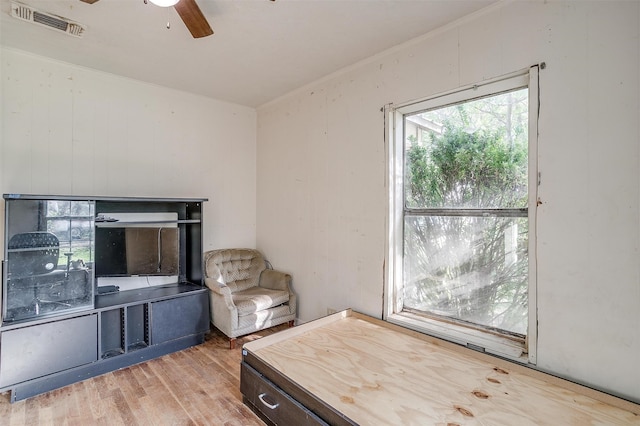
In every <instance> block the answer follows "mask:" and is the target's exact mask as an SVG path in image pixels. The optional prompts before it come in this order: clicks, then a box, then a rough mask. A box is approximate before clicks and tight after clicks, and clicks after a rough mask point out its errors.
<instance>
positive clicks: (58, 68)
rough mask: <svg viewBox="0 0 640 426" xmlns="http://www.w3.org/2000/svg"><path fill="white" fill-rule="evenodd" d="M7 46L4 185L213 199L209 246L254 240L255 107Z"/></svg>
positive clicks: (10, 189) (7, 188) (0, 172)
mask: <svg viewBox="0 0 640 426" xmlns="http://www.w3.org/2000/svg"><path fill="white" fill-rule="evenodd" d="M0 53H1V55H2V56H1V59H2V65H1V68H0V73H1V74H0V75H1V76H2V83H1V86H0V88H1V89H2V123H3V126H2V133H1V137H2V140H1V143H0V154H1V157H0V188H1V190H2V192H3V193H29V194H70V195H104V196H144V197H198V198H199V197H203V198H208V199H209V201H208V202H207V203H206V204H205V205H204V214H205V217H204V221H205V222H204V246H205V250H206V249H211V248H219V247H229V246H247V247H254V246H255V227H256V225H255V223H256V222H255V212H256V204H255V194H256V111H255V110H254V109H252V108H248V107H244V106H239V105H234V104H230V103H225V102H220V101H216V100H213V99H209V98H204V97H199V96H195V95H192V94H188V93H184V92H179V91H175V90H171V89H166V88H162V87H158V86H154V85H150V84H146V83H141V82H138V81H135V80H130V79H126V78H121V77H117V76H114V75H110V74H106V73H102V72H98V71H94V70H89V69H86V68H81V67H77V66H73V65H69V64H66V63H61V62H57V61H53V60H50V59H47V58H43V57H39V56H34V55H31V54H27V53H24V52H20V51H16V50H10V49H6V48H5V49H2V50H0ZM3 226H4V221H2V225H0V227H3Z"/></svg>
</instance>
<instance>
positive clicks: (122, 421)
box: [0, 324, 287, 426]
mask: <svg viewBox="0 0 640 426" xmlns="http://www.w3.org/2000/svg"><path fill="white" fill-rule="evenodd" d="M285 328H287V325H286V324H284V325H282V326H278V327H274V328H272V329H270V330H265V331H263V332H259V333H255V334H252V335H249V336H246V337H244V338H241V339H238V340H237V342H236V348H235V349H233V350H230V349H229V341H228V340H227V339H226V337H225V336H223V335H222V334H221V333H220V332H219V331H217V330H215V329H214V330H212V332H211V333H209V334H208V335H207V337H206V341H205V343H204V344H202V345H199V346H196V347H193V348H189V349H186V350H184V351H180V352H177V353H174V354H170V355H165V356H163V357H160V358H157V359H154V360H151V361H147V362H144V363H141V364H138V365H134V366H132V367H128V368H125V369H122V370H119V371H114V372H111V373H107V374H104V375H102V376H99V377H94V378H92V379H88V380H85V381H83V382H80V383H75V384H73V385H69V386H66V387H64V388H61V389H57V390H54V391H51V392H49V393H46V394H43V395H38V396H35V397H33V398H30V399H27V400H25V401H19V402H16V403H14V404H10V403H9V393H8V392H6V393H3V394H0V424H2V425H56V426H57V425H79V426H85V425H109V426H113V425H126V426H132V425H224V426H232V425H233V426H235V425H238V426H252V425H264V423H263V422H262V421H260V419H258V417H256V416H255V415H254V414H253V413H252V412H251V410H249V409H248V408H247V407H246V406H245V405H244V404H242V396H241V394H240V359H241V350H242V349H241V348H242V345H243V344H244V343H246V342H248V341H251V340H255V339H258V338H260V337H262V336H264V335H267V334H271V333H273V332H277V331H279V330H282V329H285Z"/></svg>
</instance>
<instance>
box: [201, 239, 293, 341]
mask: <svg viewBox="0 0 640 426" xmlns="http://www.w3.org/2000/svg"><path fill="white" fill-rule="evenodd" d="M204 265H205V279H204V280H205V284H206V285H207V287H208V288H209V290H210V291H209V297H210V298H211V304H210V307H211V318H212V321H213V325H215V326H216V327H217V328H218V329H219V330H220V331H222V332H223V333H224V334H226V335H227V336H228V337H229V339H230V340H229V347H230V348H231V349H233V348H234V347H235V339H236V337H239V336H243V335H245V334H249V333H253V332H254V331H258V330H262V329H265V328H269V327H273V326H275V325H279V324H283V323H289V326H290V327H291V326H293V322H294V320H295V317H296V295H295V294H293V292H292V291H291V275H289V274H285V273H283V272H279V271H274V270H273V269H271V268H270V267H269V268H267V262H266V261H265V260H264V258H263V257H262V254H260V252H259V251H257V250H253V249H221V250H211V251H208V252H206V253H205V254H204ZM269 266H270V265H269Z"/></svg>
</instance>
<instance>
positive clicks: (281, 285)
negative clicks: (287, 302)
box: [258, 269, 291, 292]
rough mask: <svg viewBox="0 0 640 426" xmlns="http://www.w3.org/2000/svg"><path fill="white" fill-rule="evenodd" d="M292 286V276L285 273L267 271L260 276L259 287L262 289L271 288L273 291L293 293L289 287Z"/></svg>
mask: <svg viewBox="0 0 640 426" xmlns="http://www.w3.org/2000/svg"><path fill="white" fill-rule="evenodd" d="M290 284H291V275H289V274H285V273H284V272H280V271H275V270H273V269H265V270H264V271H262V273H261V274H260V281H259V282H258V285H259V286H260V287H262V288H270V289H272V290H287V291H289V292H291V290H290V288H289V286H290Z"/></svg>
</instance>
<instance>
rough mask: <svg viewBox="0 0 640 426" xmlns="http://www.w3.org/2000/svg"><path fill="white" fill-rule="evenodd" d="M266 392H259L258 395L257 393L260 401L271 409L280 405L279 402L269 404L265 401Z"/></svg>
mask: <svg viewBox="0 0 640 426" xmlns="http://www.w3.org/2000/svg"><path fill="white" fill-rule="evenodd" d="M265 395H266V393H261V394H260V395H258V398H259V399H260V402H262V403H263V404H264V405H265V406H266V407H267V408H269V409H271V410H275V409H276V408H278V405H280V403H277V404H269V403H268V402H267V401H265V399H264V397H265Z"/></svg>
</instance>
